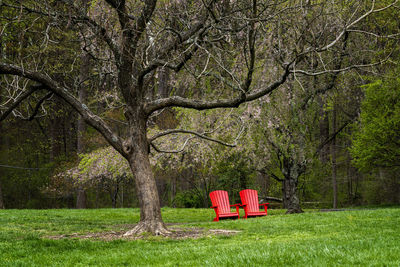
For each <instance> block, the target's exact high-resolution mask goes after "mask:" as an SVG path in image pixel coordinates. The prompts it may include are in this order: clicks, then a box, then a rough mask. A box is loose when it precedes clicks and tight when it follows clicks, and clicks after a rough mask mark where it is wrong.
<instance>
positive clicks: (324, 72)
mask: <svg viewBox="0 0 400 267" xmlns="http://www.w3.org/2000/svg"><path fill="white" fill-rule="evenodd" d="M392 52H393V51H391V52H390V54H389V55H388V56H387V57H386V58H385V59H383V60H381V61H379V62H375V63H370V64H359V65H351V66H348V67H345V68H341V69H333V70H323V71H318V72H308V71H305V70H296V69H293V70H291V71H290V72H291V73H296V74H298V73H299V74H304V75H307V76H319V75H323V74H328V73H334V74H335V73H340V72H345V71H349V70H352V69H360V68H368V67H374V66H378V65H382V64H383V63H385V62H386V61H388V60H389V58H390V57H391V55H392Z"/></svg>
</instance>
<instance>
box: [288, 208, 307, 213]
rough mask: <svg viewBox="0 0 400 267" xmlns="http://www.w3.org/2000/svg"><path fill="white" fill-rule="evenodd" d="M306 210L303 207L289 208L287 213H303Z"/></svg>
mask: <svg viewBox="0 0 400 267" xmlns="http://www.w3.org/2000/svg"><path fill="white" fill-rule="evenodd" d="M303 212H304V211H303V210H302V209H301V208H298V209H288V210H287V211H286V214H295V213H303Z"/></svg>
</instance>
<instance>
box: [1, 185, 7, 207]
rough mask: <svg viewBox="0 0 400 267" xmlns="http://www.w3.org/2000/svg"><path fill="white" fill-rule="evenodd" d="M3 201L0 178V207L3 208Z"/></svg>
mask: <svg viewBox="0 0 400 267" xmlns="http://www.w3.org/2000/svg"><path fill="white" fill-rule="evenodd" d="M5 208H6V207H5V205H4V201H3V191H2V190H1V180H0V209H5Z"/></svg>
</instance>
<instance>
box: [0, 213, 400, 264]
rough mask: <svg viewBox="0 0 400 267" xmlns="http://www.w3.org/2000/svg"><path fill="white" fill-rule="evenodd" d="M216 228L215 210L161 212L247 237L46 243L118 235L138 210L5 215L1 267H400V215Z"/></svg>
mask: <svg viewBox="0 0 400 267" xmlns="http://www.w3.org/2000/svg"><path fill="white" fill-rule="evenodd" d="M283 213H284V211H283V210H271V212H270V215H269V216H268V217H261V218H253V219H248V220H234V221H232V220H229V221H228V220H225V221H221V222H218V223H215V222H211V220H212V219H213V218H214V214H213V211H212V210H211V209H171V208H164V209H163V218H164V220H165V222H166V223H179V224H180V225H179V227H202V228H205V229H233V230H241V232H240V233H238V234H236V235H234V236H209V237H204V238H200V239H186V240H173V239H167V238H162V237H150V238H147V239H144V240H134V241H128V240H114V241H110V242H105V241H99V240H80V239H61V240H50V239H46V238H44V237H45V236H49V235H57V234H72V233H81V234H85V233H93V232H106V231H117V230H121V229H125V228H127V227H130V226H131V225H132V224H133V223H135V222H137V221H138V220H139V210H137V209H115V210H113V209H97V210H4V211H0V265H1V266H43V265H50V266H88V265H95V266H96V265H100V266H190V265H191V266H233V265H239V266H245V265H249V266H266V265H268V266H288V265H290V266H400V209H399V208H393V207H392V208H385V209H377V210H352V211H342V212H329V213H319V212H311V211H308V212H307V213H304V214H294V215H284V214H283Z"/></svg>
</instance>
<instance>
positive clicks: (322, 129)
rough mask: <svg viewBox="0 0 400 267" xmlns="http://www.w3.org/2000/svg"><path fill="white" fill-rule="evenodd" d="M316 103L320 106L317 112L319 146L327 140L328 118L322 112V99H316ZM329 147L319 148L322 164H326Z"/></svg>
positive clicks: (324, 112) (323, 103)
mask: <svg viewBox="0 0 400 267" xmlns="http://www.w3.org/2000/svg"><path fill="white" fill-rule="evenodd" d="M318 102H319V105H320V110H319V117H320V120H319V136H320V144H322V143H324V142H325V141H326V140H328V138H329V117H328V114H327V112H326V111H325V110H324V105H325V102H324V101H323V99H322V97H321V96H319V97H318ZM328 154H329V146H324V147H322V148H321V153H320V154H319V156H320V160H321V162H322V163H327V162H328Z"/></svg>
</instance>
